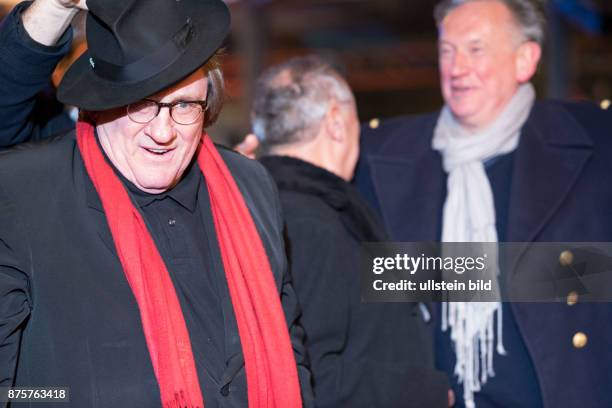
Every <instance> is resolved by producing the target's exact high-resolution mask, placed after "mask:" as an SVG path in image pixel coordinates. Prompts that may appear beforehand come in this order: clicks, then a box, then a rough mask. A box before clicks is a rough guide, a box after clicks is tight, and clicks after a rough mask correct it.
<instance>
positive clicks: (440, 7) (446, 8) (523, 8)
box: [434, 0, 546, 46]
mask: <svg viewBox="0 0 612 408" xmlns="http://www.w3.org/2000/svg"><path fill="white" fill-rule="evenodd" d="M475 1H497V2H499V3H502V4H504V5H505V6H506V7H507V8H508V10H510V12H511V13H512V16H513V17H514V19H515V20H516V23H517V26H518V27H519V28H520V31H521V34H522V41H534V42H536V43H538V44H539V45H540V46H543V45H544V33H545V25H546V20H545V18H544V13H543V12H542V7H543V3H544V1H543V0H442V1H440V2H439V3H438V4H437V5H436V7H435V9H434V18H435V20H436V24H437V25H438V27H440V25H441V24H442V21H443V20H444V18H445V17H446V16H447V15H448V14H450V13H451V12H452V11H453V10H454V9H456V8H457V7H460V6H462V5H464V4H467V3H472V2H475Z"/></svg>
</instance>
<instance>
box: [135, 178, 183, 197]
mask: <svg viewBox="0 0 612 408" xmlns="http://www.w3.org/2000/svg"><path fill="white" fill-rule="evenodd" d="M136 180H137V187H138V188H140V189H141V190H143V191H145V192H148V193H152V194H159V193H163V192H164V191H166V190H169V189H171V188H172V187H174V185H175V184H176V182H175V178H174V177H147V176H144V177H137V178H136Z"/></svg>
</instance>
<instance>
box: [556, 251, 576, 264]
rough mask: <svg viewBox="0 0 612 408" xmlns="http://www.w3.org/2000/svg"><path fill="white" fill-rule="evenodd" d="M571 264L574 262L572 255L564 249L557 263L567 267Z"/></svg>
mask: <svg viewBox="0 0 612 408" xmlns="http://www.w3.org/2000/svg"><path fill="white" fill-rule="evenodd" d="M572 262H574V254H573V253H572V251H570V250H569V249H566V250H565V251H563V252H561V253H560V254H559V263H560V264H561V265H562V266H569V265H571V264H572Z"/></svg>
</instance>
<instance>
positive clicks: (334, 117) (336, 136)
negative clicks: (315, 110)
mask: <svg viewBox="0 0 612 408" xmlns="http://www.w3.org/2000/svg"><path fill="white" fill-rule="evenodd" d="M325 129H326V130H327V132H326V133H327V135H328V137H329V138H331V139H332V140H333V141H334V142H343V141H344V139H346V130H345V128H344V122H343V121H342V111H341V110H340V106H339V105H338V103H337V102H335V101H333V102H331V103H330V106H329V110H328V111H327V115H326V116H325Z"/></svg>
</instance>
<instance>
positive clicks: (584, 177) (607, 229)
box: [356, 102, 612, 408]
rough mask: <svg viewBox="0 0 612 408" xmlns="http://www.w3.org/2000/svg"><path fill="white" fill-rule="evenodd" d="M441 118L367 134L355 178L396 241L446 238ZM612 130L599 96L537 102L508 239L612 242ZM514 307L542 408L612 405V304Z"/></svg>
mask: <svg viewBox="0 0 612 408" xmlns="http://www.w3.org/2000/svg"><path fill="white" fill-rule="evenodd" d="M436 121H437V115H423V116H417V117H403V118H396V119H392V120H388V121H384V122H383V123H381V126H380V127H378V128H377V129H367V128H366V130H365V132H364V135H363V137H362V141H363V144H362V156H361V159H360V164H359V166H358V172H357V176H356V181H357V184H358V186H359V188H360V190H361V191H362V192H363V193H364V195H365V196H366V197H368V199H369V201H370V202H371V203H372V204H373V205H374V206H375V207H376V208H378V210H379V211H380V213H381V214H382V217H383V219H384V223H385V225H386V227H387V228H388V231H389V233H390V235H391V237H392V239H393V240H396V241H438V240H439V233H440V230H441V222H442V220H441V214H442V205H443V203H444V197H445V194H446V175H445V173H444V171H443V169H442V160H441V157H440V155H439V154H438V152H436V151H434V150H433V149H432V148H431V139H432V136H433V130H434V127H435V124H436ZM610 129H612V112H610V111H602V110H600V109H599V108H597V107H594V106H593V105H591V104H586V103H584V104H562V103H555V102H536V104H535V105H534V107H533V109H532V111H531V114H530V116H529V118H528V120H527V122H526V123H525V125H524V126H523V128H522V130H521V138H520V142H519V146H518V148H517V150H516V151H515V159H514V160H515V161H514V170H513V175H512V187H511V191H510V201H509V209H508V220H507V240H508V241H511V242H571V241H574V242H592V241H596V242H597V241H598V242H611V241H612V181H611V175H612V138H610ZM528 249H529V246H526V247H525V250H528ZM517 255H518V254H517ZM522 270H530V268H526V269H525V268H521V263H520V262H517V263H515V267H514V269H513V270H512V271H510V272H509V273H508V274H507V276H508V277H512V278H515V279H517V280H519V279H520V276H521V275H520V274H521V271H522ZM511 307H512V310H513V313H514V316H515V319H516V322H517V324H518V326H519V329H520V332H521V335H522V336H523V340H524V342H525V345H526V347H527V350H528V352H529V354H530V356H531V359H532V361H533V364H534V367H535V371H536V375H537V377H538V380H539V384H540V388H541V393H542V399H543V404H544V407H554V408H556V407H602V408H603V407H609V406H610V401H612V347H611V346H610V345H611V344H612V306H611V304H610V303H581V302H580V300H579V301H578V304H575V305H568V304H566V303H565V302H563V303H554V304H553V303H538V304H535V303H533V304H532V303H512V304H511ZM577 332H583V333H585V334H586V336H587V338H588V343H587V345H586V346H585V347H584V348H575V347H574V346H573V342H572V338H573V336H574V334H575V333H577Z"/></svg>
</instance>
